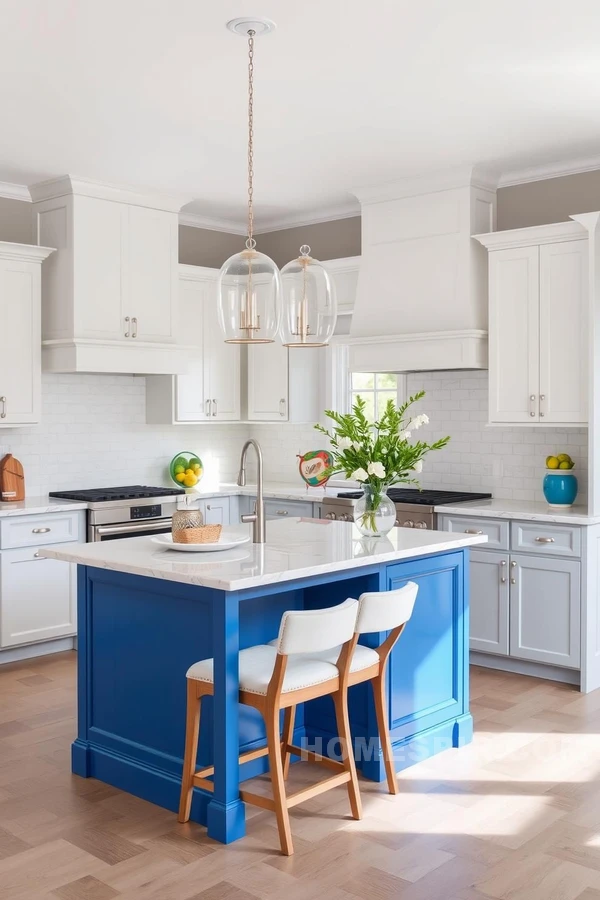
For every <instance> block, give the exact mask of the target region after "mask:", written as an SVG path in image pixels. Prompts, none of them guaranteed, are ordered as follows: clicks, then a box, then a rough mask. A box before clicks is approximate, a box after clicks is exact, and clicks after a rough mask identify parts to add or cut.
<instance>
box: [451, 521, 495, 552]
mask: <svg viewBox="0 0 600 900" xmlns="http://www.w3.org/2000/svg"><path fill="white" fill-rule="evenodd" d="M438 522H439V524H438V528H439V529H440V531H452V532H453V533H454V534H487V544H486V545H485V546H486V549H487V548H488V547H489V548H491V549H494V550H508V533H509V523H508V522H505V521H504V520H503V519H483V518H476V517H475V516H440V517H439V519H438Z"/></svg>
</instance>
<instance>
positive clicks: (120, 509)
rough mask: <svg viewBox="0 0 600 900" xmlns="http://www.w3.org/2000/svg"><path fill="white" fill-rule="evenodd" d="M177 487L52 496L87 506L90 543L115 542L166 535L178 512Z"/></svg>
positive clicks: (106, 490)
mask: <svg viewBox="0 0 600 900" xmlns="http://www.w3.org/2000/svg"><path fill="white" fill-rule="evenodd" d="M183 494H185V491H183V490H179V489H178V488H164V487H163V488H157V487H147V486H144V485H133V486H127V487H116V488H102V489H97V490H82V491H62V492H61V491H55V492H53V493H51V494H50V496H51V497H60V498H61V499H63V500H79V501H83V502H85V503H87V504H88V511H87V540H88V542H92V543H95V542H96V541H116V540H121V539H122V538H130V537H141V536H142V535H154V534H167V533H168V532H170V531H171V519H172V516H173V513H174V511H175V510H176V509H177V499H178V497H180V496H182V495H183Z"/></svg>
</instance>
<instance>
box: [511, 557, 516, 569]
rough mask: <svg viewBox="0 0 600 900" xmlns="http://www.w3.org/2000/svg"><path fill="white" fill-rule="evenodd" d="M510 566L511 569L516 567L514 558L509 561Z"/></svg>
mask: <svg viewBox="0 0 600 900" xmlns="http://www.w3.org/2000/svg"><path fill="white" fill-rule="evenodd" d="M510 567H511V569H515V568H516V567H517V563H516V562H515V560H514V559H513V561H512V562H511V564H510Z"/></svg>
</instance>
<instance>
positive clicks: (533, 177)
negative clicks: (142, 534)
mask: <svg viewBox="0 0 600 900" xmlns="http://www.w3.org/2000/svg"><path fill="white" fill-rule="evenodd" d="M596 169H600V156H590V157H587V158H585V159H572V160H569V161H566V162H557V163H546V164H545V165H541V166H530V167H529V168H525V169H513V170H512V171H508V172H505V173H504V174H503V175H502V176H501V178H500V182H499V184H498V187H501V188H503V187H510V186H511V185H513V184H528V183H529V182H530V181H546V180H547V179H548V178H563V177H564V176H565V175H580V174H582V173H583V172H594V171H595V170H596Z"/></svg>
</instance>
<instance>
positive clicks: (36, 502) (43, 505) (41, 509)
mask: <svg viewBox="0 0 600 900" xmlns="http://www.w3.org/2000/svg"><path fill="white" fill-rule="evenodd" d="M72 509H87V503H77V502H74V501H72V500H55V499H54V497H48V495H47V494H46V495H45V496H43V497H27V498H26V499H25V500H17V501H16V502H14V503H0V519H2V518H3V517H4V516H36V515H44V514H45V513H57V512H64V511H65V510H72Z"/></svg>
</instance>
